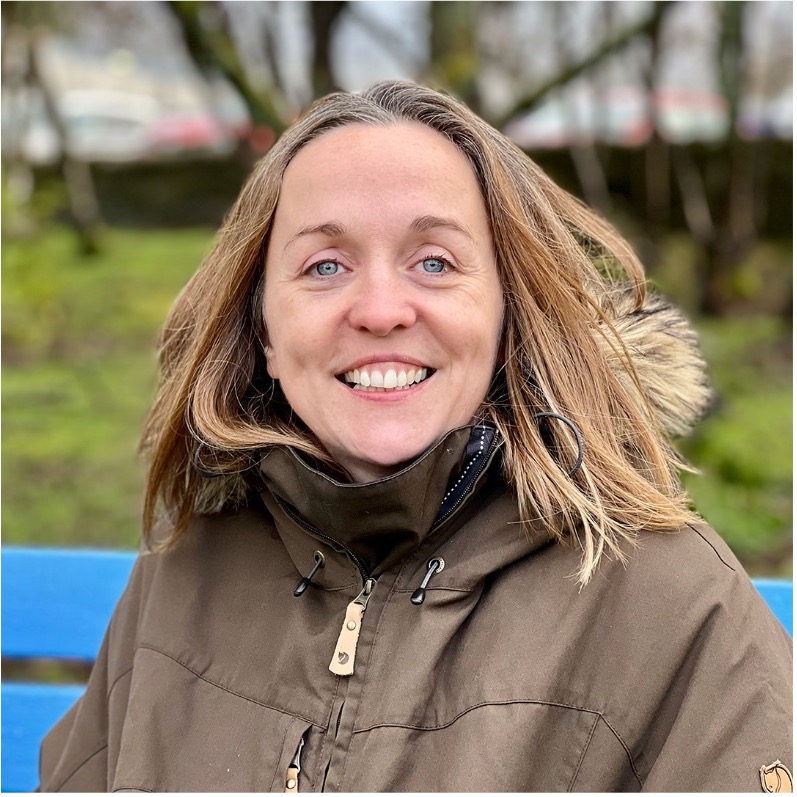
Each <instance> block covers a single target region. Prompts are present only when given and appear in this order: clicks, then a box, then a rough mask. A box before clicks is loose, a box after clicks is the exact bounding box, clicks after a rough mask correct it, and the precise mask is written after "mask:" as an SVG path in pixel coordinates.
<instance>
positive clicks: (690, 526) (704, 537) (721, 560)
mask: <svg viewBox="0 0 797 797" xmlns="http://www.w3.org/2000/svg"><path fill="white" fill-rule="evenodd" d="M688 526H689V528H690V529H692V531H694V532H695V534H697V536H698V537H700V539H701V540H703V542H704V543H706V545H708V547H709V548H711V550H712V551H714V554H715V555H716V557H717V559H719V560H720V562H722V564H724V565H725V567H727V568H728V570H730V571H731V572H732V573H735V572H736V568H735V567H733V566H732V565H729V564H728V563H727V562H726V561H725V559H723V557H722V554H721V553H720V552H719V551H718V550H717V549H716V548H715V547H714V545H712V543H711V541H710V540H709V539H708V538H707V537H706V536H705V535H704V534H703V533H702V532H701V531H700V529H699V528H698V527H697V526H695V525H693V524H691V523H689V524H688Z"/></svg>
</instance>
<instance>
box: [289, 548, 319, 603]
mask: <svg viewBox="0 0 797 797" xmlns="http://www.w3.org/2000/svg"><path fill="white" fill-rule="evenodd" d="M313 558H314V559H315V565H314V566H313V569H312V570H311V571H310V572H309V573H308V574H307V575H306V576H305V577H304V578H303V579H302V580H301V581H300V582H299V583H298V584H297V585H296V589H295V590H294V591H293V597H294V598H300V597H301V596H302V595H304V591H305V590H306V589H307V588H308V587H309V586H310V582H311V581H312V580H313V577H314V576H315V574H316V573H317V572H318V571H319V570H320V569H321V568H322V567H323V566H324V554H322V553H321V551H316V552H315V553H314V554H313Z"/></svg>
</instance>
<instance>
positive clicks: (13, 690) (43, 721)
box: [0, 683, 85, 792]
mask: <svg viewBox="0 0 797 797" xmlns="http://www.w3.org/2000/svg"><path fill="white" fill-rule="evenodd" d="M84 691H85V689H84V687H83V686H73V685H63V684H59V685H56V684H17V683H4V684H3V687H2V712H3V730H2V738H1V739H0V742H1V743H2V751H0V765H2V779H3V781H2V788H3V791H4V792H9V791H13V792H30V791H33V790H34V789H35V788H36V787H37V786H38V785H39V774H38V773H39V746H40V745H41V741H42V739H43V738H44V736H45V734H46V733H47V731H49V730H50V728H52V727H53V725H54V724H55V723H56V722H57V721H58V719H60V717H61V716H62V715H64V714H65V713H66V712H67V711H68V710H69V708H70V706H72V704H73V703H74V702H75V701H76V700H77V699H78V698H79V697H80V696H81V695H82V694H83V692H84Z"/></svg>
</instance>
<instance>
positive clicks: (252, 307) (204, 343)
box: [142, 82, 693, 583]
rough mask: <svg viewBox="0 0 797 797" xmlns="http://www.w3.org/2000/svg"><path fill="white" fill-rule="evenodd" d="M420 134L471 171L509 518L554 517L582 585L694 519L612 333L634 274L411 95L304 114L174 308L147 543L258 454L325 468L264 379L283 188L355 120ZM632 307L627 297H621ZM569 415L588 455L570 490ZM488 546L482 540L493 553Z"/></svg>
mask: <svg viewBox="0 0 797 797" xmlns="http://www.w3.org/2000/svg"><path fill="white" fill-rule="evenodd" d="M405 122H416V123H421V124H424V125H426V126H428V127H430V128H432V129H433V130H436V131H438V132H439V133H441V134H442V135H444V136H446V137H447V138H448V139H449V140H450V141H452V142H453V143H454V144H455V145H456V146H457V147H459V149H460V150H461V151H462V152H463V153H464V154H465V155H466V157H467V158H468V159H469V161H470V163H471V165H472V167H473V170H474V172H475V174H476V177H477V180H478V182H479V185H480V187H481V191H482V194H483V197H484V202H485V205H486V208H487V215H488V218H489V221H490V225H491V229H492V234H493V239H494V244H495V251H496V256H497V262H498V268H499V275H500V278H501V281H502V284H503V288H504V296H505V303H506V309H505V336H504V345H503V347H502V351H503V358H502V362H501V363H499V368H498V371H497V373H496V377H495V380H494V384H493V387H492V389H491V391H490V394H489V395H488V397H487V399H486V401H485V405H484V408H483V417H484V418H485V419H486V420H489V421H491V422H492V423H493V424H495V425H496V426H497V427H498V428H499V429H500V431H501V432H502V435H503V438H504V440H505V450H504V465H503V467H504V473H505V478H506V481H507V482H508V484H509V485H510V486H511V487H512V488H513V489H514V491H515V492H516V494H517V498H518V504H519V508H520V513H521V518H522V519H524V520H531V519H535V518H539V517H543V518H548V519H550V521H551V525H552V527H553V528H554V529H555V530H556V531H555V533H556V535H557V536H558V537H559V539H560V540H562V541H564V542H570V543H572V544H577V545H580V546H581V548H582V550H583V556H582V566H581V569H580V571H579V577H580V579H581V581H582V582H583V583H586V581H587V580H588V579H589V577H590V575H591V574H592V573H593V572H594V570H595V568H596V567H597V565H598V563H599V561H600V559H601V557H602V555H604V554H606V553H610V552H611V553H613V554H614V555H616V556H618V557H620V558H622V557H623V553H622V549H621V547H620V543H621V541H622V540H627V541H633V539H634V537H635V535H636V534H637V532H638V530H640V529H643V528H644V529H651V530H660V531H663V530H668V529H672V528H677V527H679V526H681V525H683V524H684V523H685V522H689V521H690V520H692V519H693V516H692V515H691V513H690V512H689V510H688V508H687V503H686V498H685V496H684V494H683V492H682V490H681V487H680V483H679V480H678V478H677V469H678V467H680V466H681V465H682V463H680V461H679V459H678V457H677V456H676V454H675V453H674V452H673V450H672V448H671V446H670V444H669V443H668V441H667V439H666V432H667V431H668V430H667V429H666V428H664V425H663V423H662V420H661V419H660V417H659V416H658V415H657V414H656V413H655V412H654V411H653V409H652V408H651V406H650V402H649V401H648V398H647V397H646V395H645V391H644V389H643V388H642V385H641V384H640V380H639V377H638V374H637V371H636V370H635V366H634V364H633V362H632V360H631V358H630V356H629V353H628V351H627V349H626V347H625V346H624V344H623V341H622V339H621V337H620V335H619V334H618V333H617V331H616V329H615V328H614V325H613V318H612V312H611V308H612V307H613V301H614V300H613V297H616V296H618V295H622V296H623V297H625V299H624V300H625V301H627V302H628V301H630V303H631V305H633V308H639V307H641V306H642V303H643V300H644V299H645V280H644V273H643V269H642V266H641V264H640V263H639V261H638V259H637V257H636V256H635V254H634V253H633V251H632V250H631V248H630V246H629V245H628V244H627V242H626V241H625V240H624V239H623V238H622V237H621V236H620V235H619V234H618V233H617V232H616V231H615V230H614V229H613V228H612V227H611V226H610V225H609V224H608V223H607V222H605V221H604V220H603V219H601V218H600V217H598V216H597V215H596V214H594V213H593V212H592V211H591V210H589V209H588V208H587V207H586V206H585V205H583V204H582V203H581V202H579V201H578V200H576V199H575V198H574V197H572V196H571V195H570V194H568V193H567V192H566V191H564V190H562V189H561V188H559V187H558V186H557V185H555V184H554V183H553V182H552V181H551V180H550V179H549V178H548V177H547V176H546V175H545V174H544V173H543V172H542V171H541V170H540V169H539V167H538V166H537V165H536V164H535V163H534V162H533V161H532V160H531V159H530V158H528V156H526V155H525V154H524V153H523V152H522V151H521V150H520V149H519V148H517V147H516V146H515V145H514V144H513V143H512V142H511V141H509V140H508V139H507V138H506V137H505V136H503V135H502V134H501V133H499V132H498V131H497V130H495V129H494V128H492V127H491V126H490V125H489V124H487V123H486V122H484V121H483V120H481V119H480V118H479V117H478V116H476V115H475V114H474V113H472V112H471V111H470V110H469V109H468V108H467V107H465V106H464V105H462V104H461V103H459V102H457V101H456V100H454V99H452V98H451V97H448V96H446V95H444V94H441V93H439V92H437V91H434V90H432V89H428V88H425V87H422V86H418V85H415V84H412V83H405V82H388V83H380V84H378V85H376V86H374V87H373V88H372V89H370V90H368V91H366V92H364V93H361V94H360V93H358V94H348V93H336V94H332V95H329V96H328V97H325V98H323V99H321V100H319V101H318V102H316V103H315V104H314V105H313V106H311V107H310V108H309V109H308V110H307V112H306V113H305V114H304V115H303V116H302V117H301V118H300V119H299V120H298V121H297V122H296V123H295V124H294V125H293V126H292V127H291V128H290V129H289V130H288V131H287V132H286V133H284V134H283V136H282V137H281V138H280V140H279V141H278V142H277V143H276V144H275V146H274V147H273V148H272V149H271V150H270V151H269V153H268V154H267V155H266V156H265V157H264V158H263V159H262V160H261V161H260V162H259V163H258V164H257V165H256V167H255V169H254V171H253V173H252V174H251V176H250V178H249V180H248V181H247V183H246V185H245V186H244V188H243V190H242V191H241V194H240V196H239V198H238V200H237V201H236V203H235V205H234V206H233V208H232V210H231V212H230V213H229V215H228V217H227V219H226V220H225V223H224V225H223V226H222V228H221V230H220V232H219V234H218V237H217V240H216V243H215V246H214V247H213V250H212V252H211V253H210V255H209V256H208V257H207V258H206V260H205V262H204V263H203V264H202V266H201V268H200V269H199V270H198V271H197V273H196V274H195V276H194V277H193V278H192V279H191V281H190V282H189V283H188V285H187V286H186V287H185V289H184V290H183V291H182V293H181V294H180V296H179V297H178V299H177V301H176V302H175V304H174V306H173V307H172V310H171V312H170V314H169V317H168V319H167V321H166V323H165V325H164V328H163V331H162V336H161V341H160V368H161V383H160V389H159V392H158V395H157V397H156V399H155V402H154V404H153V406H152V409H151V411H150V414H149V416H148V419H147V422H146V425H145V428H144V433H143V437H142V450H143V451H144V452H145V454H146V455H147V456H148V458H149V476H148V485H147V493H146V500H145V505H144V533H145V539H146V540H148V541H149V540H150V537H151V534H152V529H153V525H154V523H155V521H156V519H157V518H159V517H160V516H162V515H164V514H165V515H166V516H167V518H168V521H169V527H170V535H169V537H168V540H167V542H168V543H172V542H174V541H175V540H176V539H178V538H179V537H180V536H181V535H182V534H184V533H185V531H186V530H187V528H188V525H189V523H190V520H191V518H192V517H193V515H194V514H197V513H200V514H201V513H207V512H213V511H216V510H218V509H220V508H222V507H224V506H228V505H230V504H234V503H235V502H236V501H238V500H241V499H242V498H243V493H244V489H245V487H244V484H245V482H244V480H243V478H242V476H241V474H242V472H244V471H245V470H246V469H247V468H249V467H251V466H252V464H253V462H255V461H256V459H255V457H256V452H257V451H258V450H260V449H263V448H264V447H267V446H272V445H291V446H295V447H296V448H298V449H300V450H302V451H304V452H306V453H308V454H310V455H312V456H314V457H317V458H319V459H322V460H324V459H326V460H328V459H329V457H328V455H327V454H326V452H324V451H323V450H322V449H321V447H320V445H319V444H318V442H317V441H316V440H315V439H314V438H313V436H312V435H311V434H310V433H309V432H307V430H305V429H304V428H303V427H302V426H301V425H300V424H298V423H297V422H296V421H295V419H294V418H293V417H292V414H291V412H290V407H288V406H287V405H286V403H285V401H284V399H282V397H281V394H280V392H279V389H278V387H277V386H276V385H275V384H274V382H273V381H272V380H271V379H270V377H269V376H268V373H267V370H266V361H265V355H264V346H265V343H266V335H267V332H266V328H265V324H264V319H263V316H262V299H263V291H264V278H265V277H264V274H265V254H266V248H267V246H268V241H269V233H270V230H271V225H272V222H273V218H274V212H275V209H276V206H277V201H278V198H279V194H280V187H281V183H282V177H283V174H284V172H285V169H286V167H287V166H288V164H289V163H290V161H291V159H292V158H293V157H294V156H295V155H296V153H297V152H298V151H299V150H300V149H301V148H302V147H303V146H305V145H306V144H307V143H308V142H309V141H311V140H312V139H314V138H316V137H317V136H320V135H322V134H323V133H324V132H326V131H328V130H332V129H334V128H337V127H341V126H344V125H350V124H370V125H391V124H397V123H405ZM629 297H630V298H629ZM542 412H554V413H558V414H561V415H564V416H566V417H568V418H569V419H571V420H572V421H573V422H574V423H575V424H576V425H577V426H578V427H579V429H580V430H581V434H582V436H583V443H584V450H585V451H586V457H585V459H584V463H583V465H582V467H581V468H580V469H579V470H578V472H577V473H575V474H574V476H573V477H572V478H571V477H569V476H568V475H567V468H566V467H564V464H565V463H567V462H569V461H571V462H572V461H573V459H575V455H576V452H575V449H574V443H573V437H572V435H571V432H570V430H569V429H568V428H566V426H565V425H564V424H559V423H553V424H548V425H547V430H546V437H545V439H543V436H542V434H541V430H540V426H539V419H538V418H537V417H535V416H537V415H538V414H539V413H542ZM487 544H489V543H487Z"/></svg>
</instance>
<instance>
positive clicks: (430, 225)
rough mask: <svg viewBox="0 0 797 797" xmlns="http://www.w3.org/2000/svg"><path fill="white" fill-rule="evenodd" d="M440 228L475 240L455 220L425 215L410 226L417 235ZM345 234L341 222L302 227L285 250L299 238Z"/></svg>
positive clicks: (326, 222)
mask: <svg viewBox="0 0 797 797" xmlns="http://www.w3.org/2000/svg"><path fill="white" fill-rule="evenodd" d="M439 228H443V229H448V230H453V231H454V232H458V233H460V234H462V235H465V236H467V237H468V238H469V239H470V240H471V241H472V240H473V236H472V235H471V234H470V233H469V232H468V231H467V230H466V229H465V228H464V227H463V226H462V225H461V224H460V223H459V222H457V221H455V220H454V219H447V218H443V217H442V216H431V215H425V216H418V218H417V219H413V221H412V223H411V224H410V231H411V232H415V233H424V232H428V231H429V230H434V229H439ZM345 234H346V228H345V227H344V226H343V225H342V224H341V223H340V222H339V221H325V222H323V223H322V224H312V225H309V226H307V227H302V228H301V229H300V230H299V231H298V232H297V233H296V234H295V235H293V236H292V237H291V239H290V240H289V241H288V243H286V244H285V249H287V248H288V247H289V246H290V245H291V244H293V243H295V242H296V241H297V240H298V239H299V238H302V237H304V236H306V235H325V236H326V237H327V238H342V237H343V236H344V235H345Z"/></svg>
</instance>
